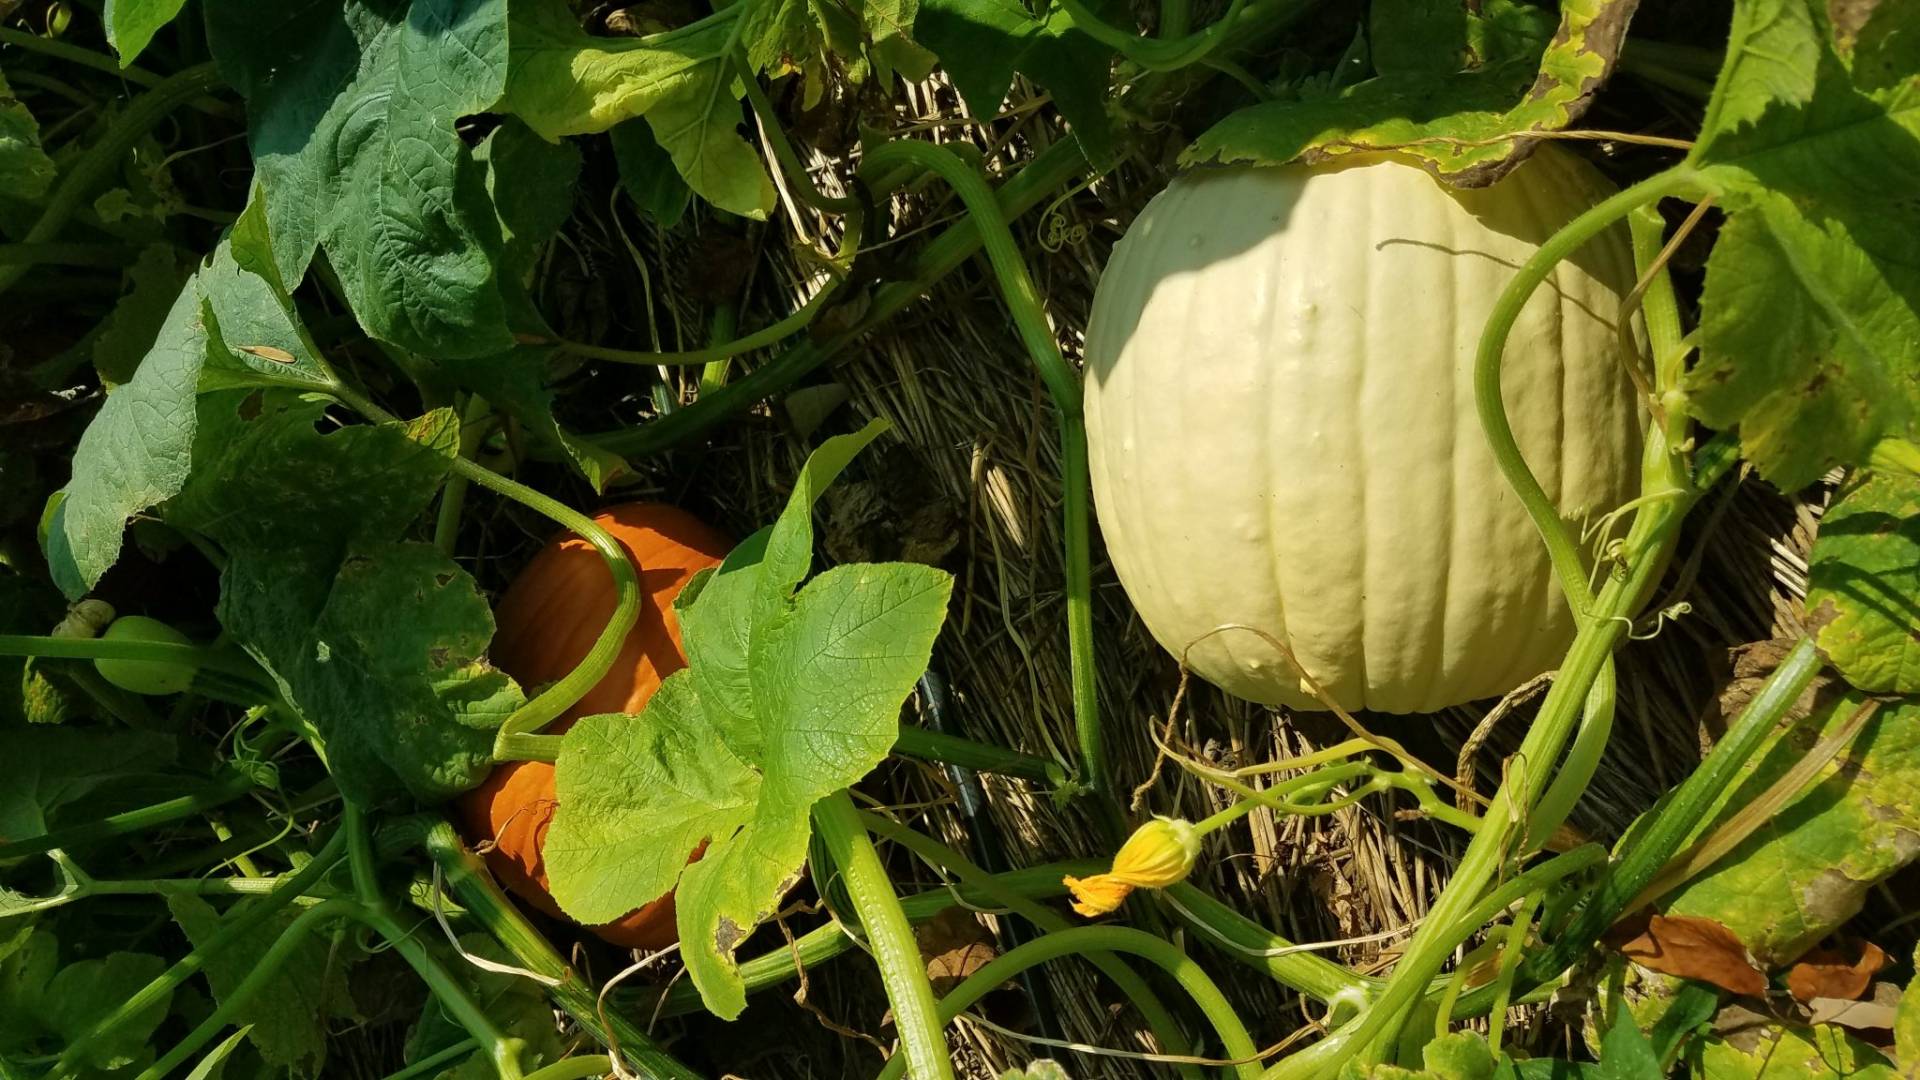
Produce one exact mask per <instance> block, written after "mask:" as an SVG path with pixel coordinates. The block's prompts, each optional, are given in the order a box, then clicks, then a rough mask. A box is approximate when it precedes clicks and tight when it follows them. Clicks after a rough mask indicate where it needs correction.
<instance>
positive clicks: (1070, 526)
mask: <svg viewBox="0 0 1920 1080" xmlns="http://www.w3.org/2000/svg"><path fill="white" fill-rule="evenodd" d="M903 165H910V166H913V167H914V168H916V169H919V170H924V171H926V172H931V173H934V174H935V175H938V176H939V177H940V178H941V179H943V180H945V181H946V182H947V185H948V186H949V187H951V188H952V189H953V192H954V194H956V195H958V196H959V197H960V201H961V202H962V203H963V204H965V206H966V208H967V213H968V215H969V216H970V217H971V218H972V220H973V223H974V226H975V228H977V229H978V230H979V233H980V238H981V244H982V246H983V247H984V248H985V249H986V254H987V260H988V262H989V263H991V264H992V266H993V272H994V279H995V280H996V281H997V282H998V284H999V286H1000V293H1001V297H1002V299H1003V300H1004V301H1005V304H1006V307H1007V311H1008V313H1009V314H1011V315H1012V316H1013V322H1014V326H1015V328H1016V329H1017V330H1018V331H1019V334H1020V340H1021V341H1022V343H1024V344H1025V345H1026V347H1027V355H1028V357H1029V358H1030V359H1031V360H1032V361H1033V365H1034V369H1035V370H1036V371H1037V372H1038V373H1039V376H1040V381H1041V382H1042V383H1044V384H1046V387H1047V392H1048V393H1049V394H1050V395H1051V396H1052V397H1053V404H1054V408H1055V409H1057V410H1058V411H1059V414H1060V415H1059V428H1060V459H1061V460H1060V470H1061V483H1062V486H1063V496H1064V498H1063V500H1062V507H1061V516H1062V519H1063V522H1062V531H1063V533H1064V544H1065V548H1066V553H1065V554H1066V576H1067V580H1066V604H1067V650H1068V656H1069V662H1070V665H1071V674H1072V685H1073V726H1074V733H1075V736H1076V739H1077V742H1078V744H1079V751H1080V775H1081V777H1082V779H1083V780H1084V781H1085V782H1086V783H1087V784H1088V786H1089V787H1090V788H1091V789H1092V790H1093V792H1094V794H1095V796H1096V798H1097V799H1098V800H1099V805H1100V806H1101V809H1102V812H1103V816H1104V817H1105V819H1106V822H1105V823H1106V825H1107V827H1108V830H1109V831H1110V832H1112V833H1113V834H1115V835H1116V836H1117V835H1118V834H1119V831H1120V808H1119V803H1118V801H1117V800H1116V799H1115V797H1114V793H1113V788H1112V781H1111V778H1110V777H1109V775H1108V770H1107V761H1106V743H1105V739H1104V736H1103V733H1102V732H1101V730H1100V688H1099V682H1098V672H1097V670H1096V667H1095V663H1094V655H1093V558H1092V554H1091V547H1092V540H1091V537H1092V526H1091V518H1092V504H1093V492H1092V480H1091V477H1090V474H1089V472H1088V466H1087V429H1086V423H1085V420H1084V419H1083V417H1082V413H1081V396H1080V380H1079V377H1078V376H1077V375H1076V374H1075V373H1074V371H1073V369H1072V368H1071V367H1069V366H1068V365H1067V362H1066V358H1065V357H1063V356H1061V355H1060V344H1059V342H1058V340H1057V339H1056V338H1055V337H1054V333H1053V327H1052V326H1051V325H1050V324H1049V323H1048V322H1047V316H1046V313H1045V311H1043V310H1042V308H1041V304H1040V293H1039V291H1038V290H1036V289H1035V288H1034V286H1033V278H1032V276H1031V275H1030V274H1029V273H1028V271H1027V264H1026V261H1025V260H1024V259H1023V258H1022V257H1021V255H1020V248H1019V246H1018V245H1017V244H1015V243H1014V239H1013V232H1012V230H1011V229H1009V228H1008V227H1007V219H1006V217H1005V216H1004V215H1003V214H1001V212H1000V208H999V206H998V205H997V204H996V203H995V202H994V196H993V191H992V189H991V188H989V187H988V186H987V181H986V178H985V177H984V176H981V175H980V174H979V173H978V172H976V171H974V170H973V169H972V168H970V167H969V166H968V165H967V163H966V162H964V161H962V160H961V159H960V158H959V157H958V156H957V155H955V154H954V153H953V151H951V150H948V149H945V148H944V147H940V146H935V145H934V144H932V143H928V142H918V141H915V140H911V139H902V140H897V141H894V142H890V143H887V144H886V145H884V146H880V147H878V148H876V149H874V150H871V151H869V152H868V153H867V156H866V158H865V160H863V161H862V162H861V163H860V169H861V173H862V175H873V176H876V177H877V176H878V175H879V174H882V173H885V172H887V171H888V170H889V169H894V168H899V167H901V166H903ZM880 193H881V192H880V190H879V189H877V188H876V195H877V194H880Z"/></svg>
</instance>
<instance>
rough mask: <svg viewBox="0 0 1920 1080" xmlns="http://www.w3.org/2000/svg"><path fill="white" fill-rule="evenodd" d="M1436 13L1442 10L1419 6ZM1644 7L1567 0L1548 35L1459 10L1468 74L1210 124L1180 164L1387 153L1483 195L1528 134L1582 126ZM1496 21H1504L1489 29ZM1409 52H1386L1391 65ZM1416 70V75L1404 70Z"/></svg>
mask: <svg viewBox="0 0 1920 1080" xmlns="http://www.w3.org/2000/svg"><path fill="white" fill-rule="evenodd" d="M1422 6H1423V7H1424V8H1426V9H1427V10H1428V11H1429V12H1430V13H1432V14H1433V15H1435V16H1438V15H1439V14H1440V9H1439V8H1437V7H1435V6H1433V5H1422ZM1637 6H1638V4H1637V0H1569V2H1566V3H1562V4H1561V5H1560V25H1559V29H1558V30H1557V31H1556V32H1555V33H1553V34H1552V36H1551V37H1550V38H1548V37H1545V36H1543V35H1541V34H1539V33H1538V28H1537V24H1535V23H1532V22H1531V21H1530V20H1529V19H1528V18H1527V17H1525V16H1524V15H1522V14H1520V13H1517V12H1516V11H1515V10H1514V8H1515V5H1511V4H1489V5H1484V7H1483V13H1482V14H1480V15H1472V14H1469V12H1468V5H1455V6H1454V8H1453V10H1452V14H1453V17H1454V20H1456V21H1455V22H1454V23H1453V24H1451V25H1450V28H1449V32H1448V33H1447V35H1446V37H1445V38H1444V39H1443V40H1446V41H1448V42H1453V43H1459V44H1461V45H1462V46H1463V47H1464V48H1465V53H1466V55H1464V56H1463V57H1462V60H1463V62H1468V63H1471V62H1474V61H1478V63H1479V67H1477V68H1476V69H1474V70H1469V71H1456V72H1449V71H1438V70H1435V69H1434V67H1433V66H1431V65H1434V64H1437V61H1433V60H1429V61H1427V62H1425V63H1422V64H1414V63H1411V62H1404V66H1403V69H1401V70H1385V71H1383V74H1382V75H1381V76H1380V77H1378V78H1375V79H1371V80H1368V81H1366V82H1362V83H1359V84H1357V85H1354V86H1351V87H1348V88H1347V89H1346V90H1345V91H1343V92H1342V93H1341V94H1340V95H1339V96H1338V97H1336V98H1331V99H1321V100H1313V101H1274V102H1266V103H1262V104H1259V105H1254V106H1251V107H1249V108H1246V109H1242V110H1240V111H1239V112H1236V113H1234V114H1232V115H1231V116H1228V117H1227V118H1226V119H1224V120H1222V121H1220V122H1219V123H1218V124H1216V125H1214V126H1213V128H1211V129H1210V130H1208V131H1207V132H1206V133H1205V134H1204V135H1202V136H1201V137H1200V138H1198V139H1196V140H1195V141H1194V143H1193V145H1191V146H1189V147H1188V148H1187V150H1186V152H1185V153H1183V154H1182V155H1181V162H1182V163H1183V164H1189V165H1195V164H1205V163H1215V164H1222V165H1230V164H1265V165H1278V164H1282V163H1284V162H1288V161H1296V160H1298V161H1307V162H1319V161H1329V160H1333V159H1336V158H1339V157H1341V156H1343V155H1346V154H1354V153H1370V152H1376V151H1382V150H1391V151H1394V152H1395V153H1398V154H1401V155H1405V156H1406V157H1408V158H1409V159H1411V160H1412V161H1414V162H1416V163H1418V164H1419V165H1421V166H1423V167H1424V168H1426V169H1427V170H1428V171H1429V172H1432V173H1433V174H1434V175H1436V176H1439V177H1440V178H1441V179H1443V180H1445V181H1447V182H1448V183H1450V184H1454V185H1456V186H1462V187H1481V186H1485V185H1487V184H1491V183H1493V182H1494V181H1495V180H1498V179H1499V178H1500V177H1502V176H1504V175H1506V173H1507V172H1509V171H1510V170H1512V169H1513V168H1514V167H1515V166H1517V165H1519V163H1520V162H1521V161H1522V160H1523V159H1524V158H1525V157H1526V155H1527V153H1528V152H1529V150H1530V149H1531V146H1532V142H1531V141H1530V140H1527V139H1526V138H1524V135H1525V134H1526V133H1527V132H1537V131H1558V130H1561V129H1563V128H1565V127H1567V126H1568V125H1570V124H1572V123H1573V122H1574V121H1575V120H1578V119H1579V118H1580V117H1581V115H1583V114H1584V113H1585V112H1586V110H1587V107H1588V106H1589V105H1590V104H1592V101H1593V97H1594V95H1595V94H1597V93H1598V92H1599V89H1600V86H1601V85H1602V84H1603V83H1604V82H1605V81H1606V78H1607V75H1608V73H1609V72H1610V71H1611V70H1612V67H1613V62H1614V60H1615V59H1616V58H1617V57H1618V56H1619V53H1620V46H1621V43H1622V42H1623V41H1625V39H1626V33H1627V21H1628V19H1630V18H1631V17H1632V15H1633V10H1634V8H1635V7H1637ZM1490 20H1497V22H1495V24H1494V25H1493V26H1489V25H1487V24H1488V22H1489V21H1490ZM1408 51H1409V50H1407V49H1394V50H1390V52H1389V64H1390V65H1392V64H1393V62H1394V61H1395V60H1399V59H1401V58H1402V57H1404V56H1405V54H1406V53H1407V52H1408ZM1407 69H1411V70H1407Z"/></svg>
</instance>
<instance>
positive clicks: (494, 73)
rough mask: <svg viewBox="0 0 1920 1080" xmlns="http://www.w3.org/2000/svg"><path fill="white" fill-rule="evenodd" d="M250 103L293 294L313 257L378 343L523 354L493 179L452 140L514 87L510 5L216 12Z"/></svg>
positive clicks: (257, 160)
mask: <svg viewBox="0 0 1920 1080" xmlns="http://www.w3.org/2000/svg"><path fill="white" fill-rule="evenodd" d="M207 30H208V36H209V38H210V40H211V42H212V44H213V51H214V54H215V56H216V57H217V58H218V59H219V61H220V64H221V71H222V74H223V75H225V77H226V79H227V81H228V82H230V83H231V84H233V86H234V87H235V88H237V89H239V90H240V92H241V93H242V94H243V95H245V96H246V98H247V114H248V137H249V141H250V143H251V145H252V148H253V156H254V167H255V169H256V170H257V171H258V175H259V178H260V181H261V183H262V184H263V185H264V187H265V189H266V205H267V217H268V220H269V222H270V223H271V226H272V232H273V237H274V256H275V260H276V263H277V265H278V267H279V270H280V275H281V277H282V279H283V280H284V281H285V282H286V283H287V284H289V285H296V284H298V283H299V282H300V280H301V278H302V277H303V276H304V275H305V273H306V270H307V266H308V264H309V263H310V262H311V260H312V258H313V255H314V252H315V251H316V250H317V249H324V250H325V251H326V255H327V259H328V261H329V262H330V263H331V264H332V266H333V269H334V271H335V272H336V273H337V274H338V275H339V279H340V284H341V287H342V288H343V289H344V290H345V292H346V295H347V300H348V302H349V303H350V304H352V306H353V310H354V314H355V315H356V316H358V317H359V319H360V323H361V325H362V326H364V327H366V329H367V331H368V333H370V334H372V335H373V336H375V337H377V338H380V339H381V340H384V341H388V342H392V343H394V344H396V345H399V346H401V347H403V348H407V349H410V350H413V351H416V352H420V353H424V354H427V355H431V356H440V357H466V356H480V355H484V354H486V353H490V352H498V351H500V350H502V349H505V348H507V347H509V346H510V345H512V343H513V339H512V335H511V333H510V332H509V330H508V327H507V321H506V308H505V304H504V301H503V300H502V298H501V294H500V288H499V283H498V281H497V280H496V277H495V266H496V263H497V261H498V257H499V253H500V247H501V236H500V225H499V221H498V218H497V217H496V215H495V212H494V208H493V206H492V204H491V201H490V200H489V198H488V193H487V182H486V169H485V167H484V166H483V165H482V164H481V163H479V162H478V161H476V160H475V158H474V154H473V152H472V150H471V149H469V148H468V146H467V145H466V143H465V142H464V141H463V140H462V139H461V137H460V135H459V133H458V132H456V131H455V129H454V124H455V121H457V120H459V119H460V118H461V117H465V116H469V115H472V114H475V113H479V112H483V111H485V110H487V109H490V108H492V107H493V105H494V103H495V102H497V101H498V100H499V98H500V94H501V91H502V90H503V89H504V88H505V85H506V69H507V15H506V3H505V0H412V2H408V0H300V2H298V3H293V4H287V5H273V6H270V7H269V8H268V9H263V8H262V7H261V6H260V5H259V4H257V3H252V2H250V0H210V2H209V3H208V5H207Z"/></svg>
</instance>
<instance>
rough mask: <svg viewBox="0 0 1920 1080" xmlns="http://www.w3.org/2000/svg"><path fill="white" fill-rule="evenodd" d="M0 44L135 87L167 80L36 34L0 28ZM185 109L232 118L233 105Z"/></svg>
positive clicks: (198, 102)
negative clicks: (85, 69)
mask: <svg viewBox="0 0 1920 1080" xmlns="http://www.w3.org/2000/svg"><path fill="white" fill-rule="evenodd" d="M0 45H12V46H14V47H15V48H19V49H25V50H27V51H28V52H37V53H40V54H42V55H45V56H51V57H53V58H54V59H56V60H64V61H66V62H67V63H70V64H78V65H80V66H81V67H89V68H92V69H93V70H95V71H101V72H105V73H106V74H108V75H112V76H115V77H117V78H121V79H125V80H126V81H128V82H130V83H132V84H134V85H135V86H142V87H146V88H149V89H151V88H153V87H155V86H159V85H160V84H161V83H163V82H165V81H166V79H165V78H164V77H162V76H160V75H157V74H155V73H154V72H151V71H148V70H147V69H146V68H143V67H139V66H137V65H129V66H127V67H121V66H120V62H119V61H118V60H115V59H114V58H113V57H111V56H108V55H107V54H106V53H102V52H95V51H94V50H92V49H86V48H82V47H80V46H78V45H75V44H73V43H72V42H67V41H60V40H58V39H55V38H48V37H41V36H40V35H39V34H35V33H30V32H28V31H26V30H16V29H14V28H13V27H10V26H0ZM187 107H188V108H191V109H197V110H199V111H200V112H203V113H206V114H207V115H208V116H218V117H222V118H231V117H232V116H234V115H235V113H234V108H233V106H232V105H229V104H227V103H226V102H224V101H217V100H215V99H213V98H210V97H198V98H194V99H193V100H190V101H188V102H187Z"/></svg>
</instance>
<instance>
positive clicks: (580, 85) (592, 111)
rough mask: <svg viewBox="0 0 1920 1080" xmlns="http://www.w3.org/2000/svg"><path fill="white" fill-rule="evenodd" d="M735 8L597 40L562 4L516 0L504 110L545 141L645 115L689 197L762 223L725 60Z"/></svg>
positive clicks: (760, 180) (758, 183) (763, 179)
mask: <svg viewBox="0 0 1920 1080" xmlns="http://www.w3.org/2000/svg"><path fill="white" fill-rule="evenodd" d="M742 6H747V5H735V6H734V7H730V8H726V9H724V10H722V11H720V12H717V13H715V14H713V15H710V16H708V17H707V18H705V19H702V20H700V21H699V22H696V23H693V24H691V25H688V26H684V27H681V28H680V29H678V30H673V31H669V32H668V33H665V34H657V35H654V36H651V37H644V38H604V37H591V36H589V35H588V34H586V33H585V32H584V31H582V30H581V29H580V27H579V25H578V24H577V23H575V21H574V18H573V15H572V13H571V12H570V11H568V9H567V6H566V4H564V3H562V2H561V0H534V2H529V3H517V4H515V5H514V7H513V48H512V59H511V62H510V63H509V65H508V74H507V86H506V100H505V107H506V108H507V109H508V110H509V111H511V112H512V113H514V115H516V116H519V117H520V118H521V119H522V120H525V121H526V122H527V124H528V126H530V127H532V128H533V129H534V130H535V131H537V132H539V133H540V134H541V135H544V136H546V137H547V138H549V139H557V138H559V137H560V136H562V135H579V134H586V133H591V132H598V131H605V130H607V129H608V128H611V127H613V126H614V125H615V124H618V123H620V122H621V121H623V120H628V119H631V118H633V117H636V116H645V117H646V118H647V123H648V124H650V125H652V127H653V133H654V137H655V138H656V139H657V140H659V143H660V145H661V146H662V147H665V148H666V150H667V152H668V153H669V154H670V155H672V157H673V163H674V165H675V167H677V168H678V169H679V170H680V175H681V176H683V177H685V178H686V181H687V184H688V185H689V186H690V187H692V188H693V190H694V191H695V192H697V193H698V194H699V195H700V196H701V197H702V198H704V199H706V200H707V201H708V202H710V203H712V204H714V205H715V206H717V207H719V208H720V209H722V210H727V211H730V212H732V213H736V214H740V215H743V216H745V217H751V218H764V217H766V214H767V211H769V210H771V209H772V208H773V181H772V180H771V179H770V178H769V177H768V176H767V172H766V170H765V169H764V168H762V167H761V164H760V158H759V155H758V154H756V153H755V152H754V150H753V148H752V147H751V146H749V145H747V142H746V140H745V139H743V138H741V137H740V132H739V130H738V129H739V126H740V122H741V119H742V117H741V112H740V104H739V97H738V96H737V95H736V94H735V93H734V92H733V89H732V84H733V80H734V70H733V66H732V65H731V64H730V63H728V61H727V55H728V53H729V52H730V51H731V50H732V49H734V48H736V47H737V45H738V43H739V40H740V29H741V24H740V19H741V7H742Z"/></svg>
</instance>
